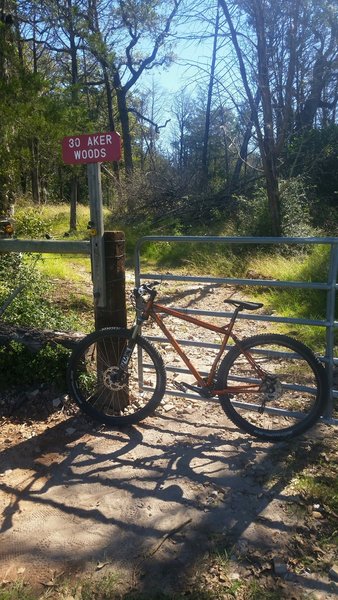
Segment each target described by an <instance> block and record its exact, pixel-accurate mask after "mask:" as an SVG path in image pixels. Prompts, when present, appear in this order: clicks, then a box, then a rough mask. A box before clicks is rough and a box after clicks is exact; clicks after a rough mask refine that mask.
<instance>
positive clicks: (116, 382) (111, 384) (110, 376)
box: [102, 367, 127, 392]
mask: <svg viewBox="0 0 338 600" xmlns="http://www.w3.org/2000/svg"><path fill="white" fill-rule="evenodd" d="M102 379H103V384H104V385H105V387H106V388H108V389H109V390H111V391H113V392H118V391H119V390H124V389H126V387H127V377H126V375H125V374H123V375H122V376H121V374H120V370H119V367H109V368H108V369H106V370H105V371H104V373H103V375H102Z"/></svg>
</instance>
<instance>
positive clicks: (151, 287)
mask: <svg viewBox="0 0 338 600" xmlns="http://www.w3.org/2000/svg"><path fill="white" fill-rule="evenodd" d="M157 285H160V281H154V282H153V283H144V284H143V285H140V287H135V288H134V291H133V293H134V297H135V298H142V297H143V296H146V295H147V294H150V295H151V296H152V297H153V298H155V296H156V294H157V290H156V289H155V287H156V286H157Z"/></svg>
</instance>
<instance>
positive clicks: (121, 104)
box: [114, 71, 133, 176]
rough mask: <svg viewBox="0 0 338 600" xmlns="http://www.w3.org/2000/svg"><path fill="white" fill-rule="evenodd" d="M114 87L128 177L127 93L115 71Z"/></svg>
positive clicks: (130, 167) (130, 156) (130, 162)
mask: <svg viewBox="0 0 338 600" xmlns="http://www.w3.org/2000/svg"><path fill="white" fill-rule="evenodd" d="M114 87H115V92H116V98H117V107H118V111H119V115H120V123H121V129H122V139H123V158H124V168H125V172H126V175H127V176H128V175H131V174H132V173H133V152H132V146H131V135H130V126H129V113H128V107H127V93H126V91H125V89H124V87H123V86H122V83H121V80H120V76H119V73H118V72H117V71H115V73H114Z"/></svg>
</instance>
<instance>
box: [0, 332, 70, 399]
mask: <svg viewBox="0 0 338 600" xmlns="http://www.w3.org/2000/svg"><path fill="white" fill-rule="evenodd" d="M69 354H70V351H69V350H67V349H66V348H64V347H63V346H61V345H59V344H56V345H50V344H47V345H46V346H45V347H44V348H42V349H41V350H40V351H39V352H37V353H35V354H33V353H32V352H30V350H29V349H28V348H27V347H26V346H25V345H24V344H21V343H20V342H16V341H11V342H9V343H8V344H6V345H5V346H3V347H0V381H1V387H2V388H3V389H5V388H8V387H11V386H15V385H17V384H18V382H19V383H20V385H32V384H37V383H51V382H52V383H53V384H55V385H56V386H57V387H59V388H64V387H65V385H66V384H65V373H66V366H67V361H68V358H69Z"/></svg>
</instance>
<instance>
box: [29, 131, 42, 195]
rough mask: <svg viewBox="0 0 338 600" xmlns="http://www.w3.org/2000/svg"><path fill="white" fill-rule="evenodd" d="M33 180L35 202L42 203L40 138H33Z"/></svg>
mask: <svg viewBox="0 0 338 600" xmlns="http://www.w3.org/2000/svg"><path fill="white" fill-rule="evenodd" d="M31 157H32V166H31V181H32V197H33V202H34V203H35V204H40V200H41V198H40V177H39V140H38V139H37V138H34V139H32V142H31Z"/></svg>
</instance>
